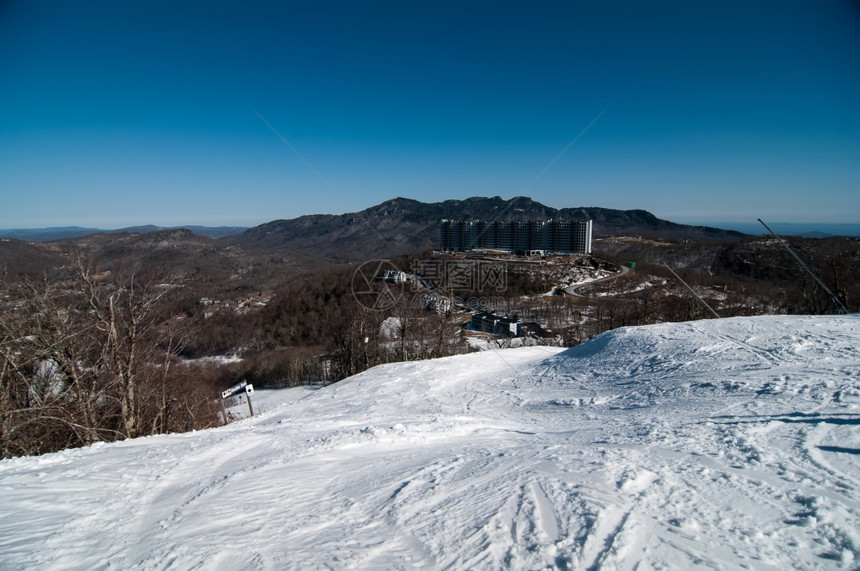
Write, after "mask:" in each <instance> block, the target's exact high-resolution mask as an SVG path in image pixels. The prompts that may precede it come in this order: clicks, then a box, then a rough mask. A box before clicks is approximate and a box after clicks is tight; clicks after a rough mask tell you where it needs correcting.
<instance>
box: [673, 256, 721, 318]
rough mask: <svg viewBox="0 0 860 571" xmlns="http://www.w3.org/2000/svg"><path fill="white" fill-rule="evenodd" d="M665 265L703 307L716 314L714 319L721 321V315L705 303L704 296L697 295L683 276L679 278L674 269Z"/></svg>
mask: <svg viewBox="0 0 860 571" xmlns="http://www.w3.org/2000/svg"><path fill="white" fill-rule="evenodd" d="M663 265H664V266H666V269H667V270H669V271H670V272H672V275H673V276H675V277H676V278H678V281H679V282H681V283H682V284H684V286H685V287H686V288H687V289H688V290H690V292H691V293H692V294H693V295H695V296H696V299H698V300H699V301H700V302H702V305H704V306H705V307H707V308H708V310H710V312H711V313H713V314H714V317H716V318H717V319H720V314H719V313H717V312H716V311H714V308H712V307H711V306H710V305H708V302H707V301H705V300H704V299H702V296H700V295H699V294H697V293H696V290H694V289H693V288H691V287H690V285H689V284H688V283H687V282H685V281H684V280H682V279H681V276H679V275H678V274H676V273H675V270H673V269H672V268H670V267H669V264H663Z"/></svg>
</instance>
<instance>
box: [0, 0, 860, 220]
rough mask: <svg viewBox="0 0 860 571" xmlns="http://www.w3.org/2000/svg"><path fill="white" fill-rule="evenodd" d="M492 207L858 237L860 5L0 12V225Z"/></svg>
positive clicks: (73, 5)
mask: <svg viewBox="0 0 860 571" xmlns="http://www.w3.org/2000/svg"><path fill="white" fill-rule="evenodd" d="M571 143H572V144H571ZM299 155H300V156H301V157H303V158H304V160H303V159H302V158H300V156H299ZM317 173H319V176H318V174H317ZM321 177H322V178H321ZM323 178H324V179H325V181H324V180H322V179H323ZM326 181H327V182H326ZM494 195H500V196H502V197H503V198H511V197H513V196H517V195H527V196H531V197H532V198H534V199H535V200H538V201H540V202H543V203H545V204H547V205H550V206H555V207H572V206H603V207H608V208H620V209H632V208H642V209H646V210H649V211H651V212H653V213H654V214H656V215H657V216H659V217H661V218H667V219H669V220H674V221H677V222H691V221H692V222H708V221H732V220H743V221H749V220H752V221H754V220H755V219H756V218H758V217H762V218H764V219H765V220H772V221H783V222H810V221H815V222H860V2H858V1H857V0H821V1H819V2H810V1H808V0H780V1H770V0H764V1H757V0H744V1H734V0H696V1H690V0H678V1H671V2H659V1H658V2H641V1H621V0H618V1H613V0H606V1H600V2H597V1H588V2H585V1H578V0H572V1H565V2H555V1H545V2H541V1H536V2H525V1H522V2H510V1H504V0H502V1H493V2H447V1H437V0H434V1H432V2H411V1H408V0H406V1H404V0H396V1H391V2H378V1H375V0H370V1H367V2H365V1H362V2H356V1H354V0H352V1H343V2H340V1H309V2H293V1H290V0H286V1H283V2H253V1H250V2H247V1H246V2H223V1H217V0H215V1H213V0H207V1H205V2H194V1H191V2H177V1H174V0H171V1H169V2H165V1H160V0H146V1H142V2H131V1H129V2H117V1H115V0H109V1H104V2H99V1H86V0H83V1H81V2H68V1H66V0H62V1H56V2H51V1H42V0H5V1H2V2H0V199H2V200H0V228H22V227H43V226H65V225H79V226H95V227H100V228H119V227H124V226H129V225H135V224H157V225H162V226H172V225H182V224H203V225H242V226H252V225H256V224H260V223H263V222H267V221H270V220H273V219H278V218H292V217H295V216H300V215H302V214H312V213H332V214H337V213H342V212H348V211H354V210H361V209H363V208H366V207H368V206H371V205H374V204H378V203H379V202H382V201H384V200H387V199H389V198H393V197H395V196H404V197H409V198H414V199H418V200H422V201H428V202H436V201H440V200H445V199H449V198H466V197H469V196H494Z"/></svg>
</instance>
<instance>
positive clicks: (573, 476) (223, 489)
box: [0, 315, 860, 569]
mask: <svg viewBox="0 0 860 571" xmlns="http://www.w3.org/2000/svg"><path fill="white" fill-rule="evenodd" d="M858 347H860V318H859V317H858V316H857V315H850V316H841V317H786V316H781V317H754V318H733V319H723V320H709V321H698V322H690V323H678V324H663V325H656V326H648V327H637V328H625V329H618V330H615V331H611V332H608V333H606V334H604V335H601V336H600V337H597V338H595V339H593V340H591V341H589V342H588V343H585V344H583V345H580V346H578V347H574V348H572V349H567V350H563V349H558V348H549V347H523V348H519V349H506V350H499V351H486V352H482V353H475V354H469V355H461V356H456V357H449V358H444V359H438V360H433V361H420V362H409V363H397V364H390V365H383V366H379V367H376V368H373V369H371V370H369V371H366V372H365V373H362V374H360V375H357V376H355V377H352V378H350V379H347V380H344V381H342V382H340V383H337V384H334V385H331V386H328V387H325V388H319V389H316V390H309V389H300V390H287V391H279V392H278V393H272V392H263V391H258V392H255V393H254V395H253V397H252V398H254V399H257V398H258V397H259V398H260V400H259V402H260V409H261V410H263V412H262V414H258V415H256V416H255V417H254V418H247V419H243V420H241V421H239V422H235V423H233V424H231V425H229V426H225V427H221V428H217V429H213V430H206V431H200V432H196V433H189V434H177V435H170V436H156V437H149V438H141V439H136V440H128V441H125V442H119V443H115V444H110V445H106V444H105V445H94V446H91V447H89V448H86V449H77V450H67V451H64V452H60V453H56V454H48V455H45V456H40V457H34V458H16V459H11V460H6V461H3V462H0V489H1V490H2V497H3V501H2V502H0V568H3V569H105V568H119V569H128V568H141V569H168V568H170V569H195V568H201V569H299V568H301V569H306V568H335V569H340V568H360V569H414V568H415V569H417V568H420V569H425V568H455V569H466V568H471V569H499V568H502V569H541V568H561V569H564V568H573V569H598V568H604V569H661V568H671V569H690V568H722V569H744V568H751V569H818V568H837V569H838V568H856V567H857V565H858V563H860V561H858V555H860V554H858V549H860V494H858V488H860V430H858V425H860V349H858ZM257 402H258V401H256V400H255V404H256V403H257ZM264 403H265V404H264Z"/></svg>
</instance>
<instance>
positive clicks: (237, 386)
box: [221, 381, 254, 424]
mask: <svg viewBox="0 0 860 571" xmlns="http://www.w3.org/2000/svg"><path fill="white" fill-rule="evenodd" d="M242 389H245V396H246V397H247V398H248V412H249V413H251V416H254V407H253V406H252V405H251V394H253V392H254V385H249V384H248V381H242V382H240V383H236V384H235V385H233V386H232V387H230V388H229V389H227V390H226V391H221V412H222V413H223V414H224V423H225V424H226V423H227V411H226V410H225V408H224V400H225V399H228V398H230V397H232V396H233V395H235V394H236V393H238V392H240V391H241V390H242Z"/></svg>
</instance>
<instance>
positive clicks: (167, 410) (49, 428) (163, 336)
mask: <svg viewBox="0 0 860 571" xmlns="http://www.w3.org/2000/svg"><path fill="white" fill-rule="evenodd" d="M59 277H60V278H61V279H57V280H55V281H48V280H46V279H41V280H32V279H20V280H11V279H9V278H8V277H6V276H4V281H3V291H2V303H0V456H2V457H10V456H18V455H26V454H40V453H44V452H50V451H55V450H61V449H64V448H68V447H74V446H82V445H88V444H92V443H94V442H99V441H114V440H118V439H124V438H132V437H136V436H142V435H148V434H161V433H167V432H177V431H187V430H191V429H197V428H205V427H209V426H213V425H214V424H216V423H217V422H218V419H217V416H216V415H215V409H214V407H213V406H212V403H211V397H212V395H213V392H214V391H213V387H212V386H211V385H210V384H209V383H207V379H206V376H205V375H203V374H201V373H200V371H197V370H194V369H193V368H191V367H189V366H187V365H184V364H183V363H182V362H181V360H180V359H179V358H178V355H179V353H180V352H181V350H182V348H183V346H184V344H185V343H186V342H187V341H188V339H190V338H191V337H192V336H193V330H192V329H190V328H189V323H188V322H187V321H186V320H185V319H184V318H183V316H177V315H171V314H169V313H166V312H165V311H164V310H165V307H166V304H165V303H164V302H165V299H166V298H167V297H169V295H170V293H171V290H172V287H173V286H172V284H170V283H169V282H168V281H165V280H164V279H161V278H160V276H156V275H151V274H149V273H147V272H146V271H145V270H142V269H141V268H134V267H132V268H128V269H127V270H126V271H120V272H112V273H111V272H99V271H97V269H96V267H95V265H94V264H93V263H92V260H89V259H87V258H86V257H85V256H82V255H78V256H75V257H74V259H73V261H72V264H71V265H70V267H68V268H66V271H65V272H63V274H61V275H60V276H59Z"/></svg>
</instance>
